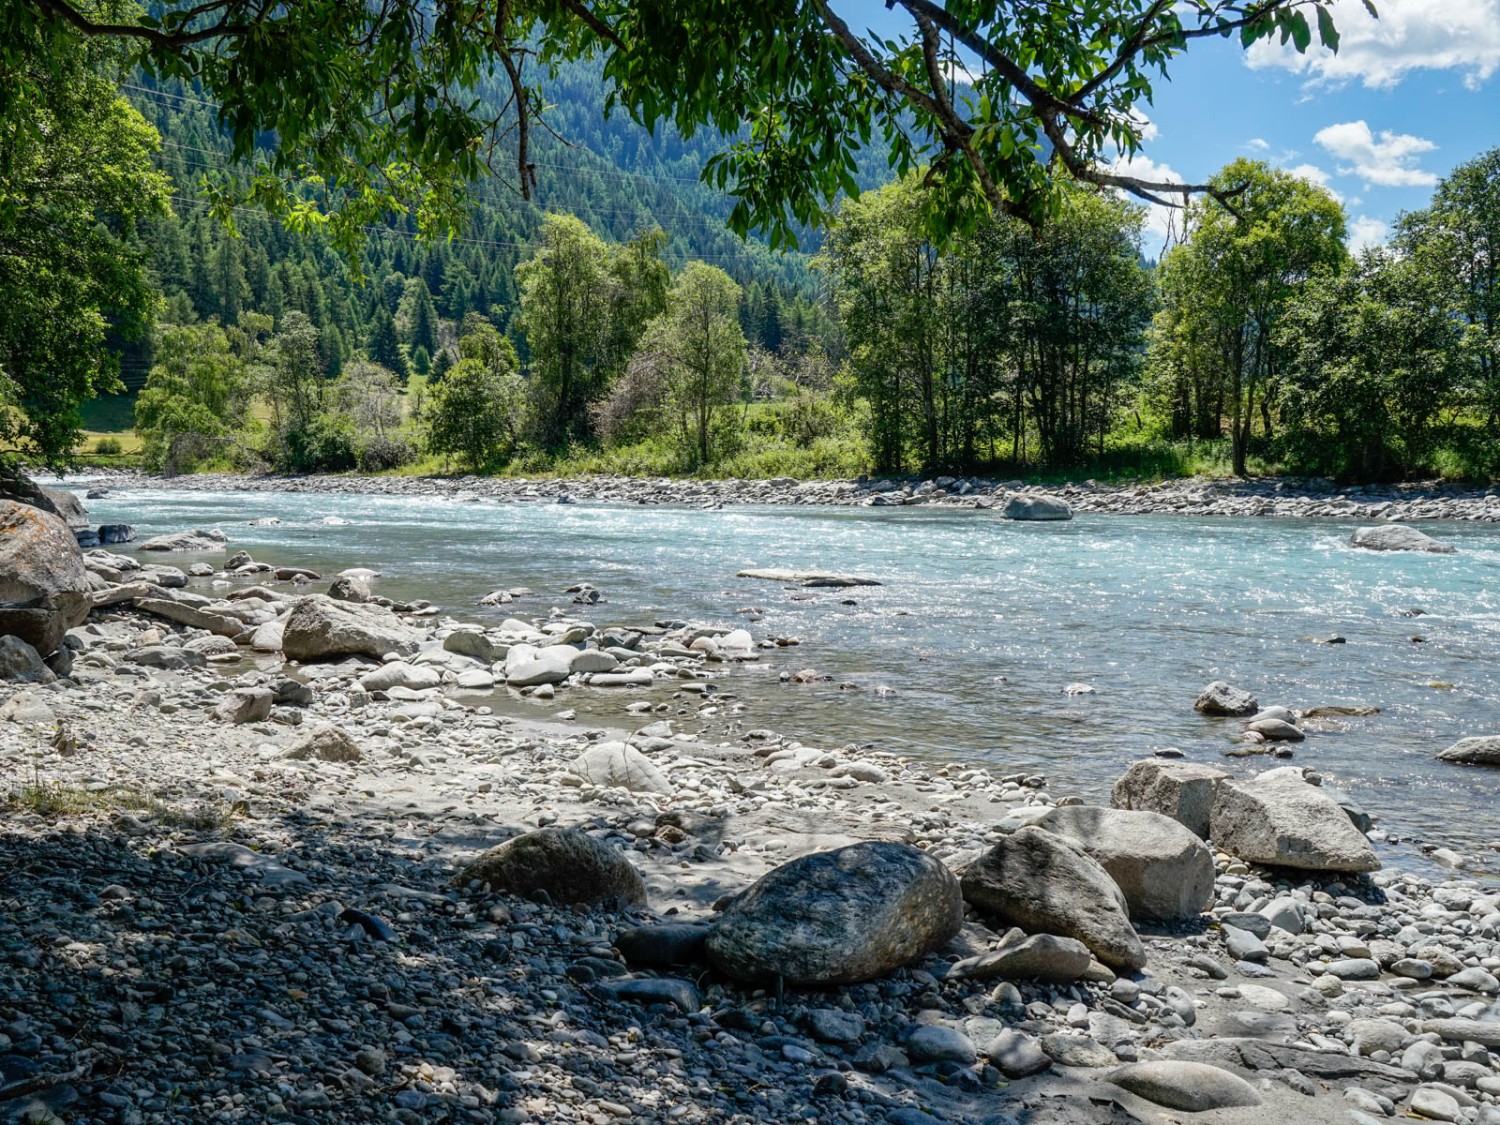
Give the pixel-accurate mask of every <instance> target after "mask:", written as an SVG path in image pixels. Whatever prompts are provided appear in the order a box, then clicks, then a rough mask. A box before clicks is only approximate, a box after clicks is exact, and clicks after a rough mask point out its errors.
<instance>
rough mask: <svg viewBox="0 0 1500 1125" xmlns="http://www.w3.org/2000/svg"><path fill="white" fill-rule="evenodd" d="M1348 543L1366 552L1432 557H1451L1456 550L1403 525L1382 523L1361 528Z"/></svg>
mask: <svg viewBox="0 0 1500 1125" xmlns="http://www.w3.org/2000/svg"><path fill="white" fill-rule="evenodd" d="M1349 542H1351V543H1353V544H1354V545H1355V546H1356V547H1363V548H1364V549H1365V550H1367V551H1427V552H1429V553H1430V554H1434V555H1453V554H1457V553H1458V552H1457V550H1456V549H1455V548H1453V547H1450V546H1448V544H1446V543H1440V542H1438V541H1437V540H1436V539H1434V538H1433V537H1432V536H1430V535H1427V534H1425V533H1423V532H1420V531H1418V530H1417V529H1416V528H1414V527H1408V526H1407V525H1406V524H1404V523H1383V524H1381V525H1380V526H1378V527H1362V528H1360V529H1359V530H1358V531H1356V532H1355V533H1354V535H1353V536H1352V537H1351V538H1350V540H1349Z"/></svg>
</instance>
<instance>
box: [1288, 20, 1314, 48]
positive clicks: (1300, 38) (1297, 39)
mask: <svg viewBox="0 0 1500 1125" xmlns="http://www.w3.org/2000/svg"><path fill="white" fill-rule="evenodd" d="M1291 27H1292V43H1293V44H1294V45H1295V46H1296V48H1297V53H1298V54H1302V53H1304V52H1305V51H1306V50H1307V49H1308V47H1310V46H1312V28H1310V27H1309V26H1308V25H1307V17H1306V16H1305V15H1303V14H1302V13H1301V12H1297V13H1295V14H1294V15H1293V16H1292V21H1291Z"/></svg>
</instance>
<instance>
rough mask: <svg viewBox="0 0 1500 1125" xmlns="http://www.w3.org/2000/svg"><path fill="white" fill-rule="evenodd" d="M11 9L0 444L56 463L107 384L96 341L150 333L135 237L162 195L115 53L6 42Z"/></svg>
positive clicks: (49, 33) (2, 75)
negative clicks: (121, 85)
mask: <svg viewBox="0 0 1500 1125" xmlns="http://www.w3.org/2000/svg"><path fill="white" fill-rule="evenodd" d="M15 9H16V6H15V5H8V6H7V8H6V14H5V15H0V44H3V47H0V88H3V90H4V93H3V96H0V442H3V443H4V445H5V446H7V447H9V448H10V449H11V450H14V451H17V452H19V453H21V454H22V455H24V456H25V457H27V458H28V459H31V460H35V461H38V462H41V463H42V464H45V465H48V466H57V465H61V464H63V463H64V462H65V461H66V460H67V459H68V457H69V455H70V454H71V452H72V451H73V449H74V448H75V446H76V445H77V444H78V442H79V440H80V439H81V437H82V427H81V425H80V418H79V413H78V411H79V407H80V406H81V405H82V404H83V403H84V402H86V401H87V400H88V399H89V398H91V397H93V396H94V395H96V394H99V393H101V392H106V391H111V390H114V389H116V387H117V386H118V383H117V379H116V371H117V368H118V362H117V360H116V359H115V353H114V351H113V350H112V349H110V348H108V347H107V346H106V340H107V337H108V336H109V334H110V333H111V332H113V333H114V334H115V335H116V336H117V337H118V338H121V339H130V338H133V337H139V336H141V335H142V334H143V333H144V332H145V331H146V330H147V329H148V328H149V326H150V323H151V319H152V315H153V313H154V312H155V306H156V300H157V298H156V294H155V292H154V290H153V289H152V287H151V285H150V283H149V280H148V277H147V274H146V270H145V268H144V266H145V258H146V254H145V252H144V250H143V248H142V247H141V245H140V243H139V242H138V241H137V240H136V239H135V238H134V237H133V236H134V233H135V229H136V226H137V224H139V223H141V222H142V221H143V220H145V219H147V218H149V217H150V216H153V215H161V214H165V213H166V209H167V197H168V194H169V193H170V190H171V188H170V185H169V182H168V180H167V178H166V177H165V176H164V175H162V174H160V173H159V172H157V171H156V170H154V169H153V168H152V166H151V154H152V152H154V151H155V148H156V135H155V133H154V131H153V130H152V129H151V127H150V126H149V125H147V124H146V123H145V121H143V120H142V119H141V116H140V114H138V113H136V111H135V110H133V109H132V108H131V107H130V105H129V103H128V102H126V101H125V100H124V98H122V97H120V96H119V93H118V92H117V90H116V87H115V81H114V78H115V77H116V76H117V75H118V73H119V67H120V64H121V59H120V57H119V52H118V50H117V49H115V48H113V47H111V46H108V45H101V44H98V43H93V42H88V41H80V40H78V39H77V38H76V37H72V36H67V35H64V34H62V33H61V32H59V31H57V30H56V29H38V32H37V34H36V35H35V36H34V37H31V38H28V39H26V40H15V39H12V38H11V34H10V30H9V29H8V28H7V24H8V23H11V22H13V21H14V18H15V17H14V14H13V13H14V12H15ZM23 19H24V16H23Z"/></svg>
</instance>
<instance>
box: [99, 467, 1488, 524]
mask: <svg viewBox="0 0 1500 1125" xmlns="http://www.w3.org/2000/svg"><path fill="white" fill-rule="evenodd" d="M83 479H87V480H89V481H95V480H98V481H99V482H100V483H103V484H106V485H109V486H112V487H120V488H128V487H151V488H172V489H181V490H184V491H211V492H220V491H249V492H303V493H344V494H348V493H356V494H369V495H383V496H428V495H430V496H444V497H472V498H475V499H480V498H483V499H488V500H496V501H501V502H532V503H537V502H557V501H560V500H562V501H564V502H565V501H566V500H589V501H606V502H613V503H635V504H690V505H697V506H715V505H724V504H836V505H847V506H855V505H871V506H910V505H928V506H936V507H955V508H992V507H996V506H1000V507H1004V505H1005V503H1006V501H1007V500H1008V499H1009V498H1010V497H1011V496H1014V495H1022V496H1035V495H1051V496H1058V497H1061V498H1063V499H1065V500H1066V501H1067V503H1068V504H1069V505H1070V506H1071V508H1072V509H1073V511H1074V512H1088V513H1110V514H1119V515H1150V514H1159V513H1160V514H1175V515H1192V516H1277V517H1304V518H1320V519H1346V520H1361V521H1381V520H1435V519H1444V520H1476V521H1481V522H1493V521H1497V520H1500V490H1497V489H1496V488H1495V487H1490V488H1484V489H1481V488H1475V487H1472V486H1463V485H1450V484H1443V483H1440V482H1425V483H1413V484H1400V485H1362V486H1356V487H1351V488H1337V489H1336V488H1334V487H1333V486H1332V484H1331V483H1330V482H1327V481H1306V480H1293V479H1267V480H1255V481H1234V480H1223V481H1219V480H1204V479H1198V478H1194V479H1189V480H1175V481H1165V482H1163V483H1161V484H1155V485H1100V484H1095V483H1093V482H1088V481H1086V482H1083V483H1080V484H1070V485H1065V486H1057V487H1040V486H1030V485H1023V484H1022V483H1021V482H1018V481H1011V482H1000V481H993V480H981V479H979V478H973V477H971V478H964V479H955V478H952V477H937V478H935V479H932V480H926V481H912V480H901V479H874V480H863V479H862V480H853V481H849V480H845V481H797V480H794V479H792V478H790V477H783V478H777V479H774V480H755V481H739V480H723V481H696V480H679V479H667V478H660V479H645V478H634V477H609V476H598V477H584V478H579V479H576V480H560V479H559V480H535V481H533V480H519V479H509V478H497V477H451V478H450V477H361V476H303V477H283V476H238V475H223V474H220V475H212V474H205V475H200V476H189V477H172V478H163V477H155V476H143V475H138V474H126V473H100V474H90V475H88V476H87V477H86V478H83Z"/></svg>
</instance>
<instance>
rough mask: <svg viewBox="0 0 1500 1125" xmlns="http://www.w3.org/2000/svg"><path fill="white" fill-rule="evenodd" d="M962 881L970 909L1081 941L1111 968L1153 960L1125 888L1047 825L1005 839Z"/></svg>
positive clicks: (1031, 929) (1137, 966)
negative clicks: (1138, 931)
mask: <svg viewBox="0 0 1500 1125" xmlns="http://www.w3.org/2000/svg"><path fill="white" fill-rule="evenodd" d="M960 882H961V884H962V887H963V896H964V899H965V901H967V902H968V903H969V904H970V905H971V906H974V907H975V908H977V909H978V910H980V911H982V912H983V913H985V914H988V915H990V916H992V917H994V918H998V919H1000V920H1001V921H1004V922H1006V923H1008V924H1010V925H1013V926H1019V927H1021V929H1023V930H1025V931H1027V932H1028V933H1034V934H1057V935H1059V936H1061V937H1070V938H1076V939H1078V940H1079V941H1081V942H1083V944H1084V945H1086V946H1088V947H1089V949H1090V950H1091V951H1092V952H1093V954H1094V956H1095V957H1097V958H1099V960H1100V961H1103V962H1104V963H1105V964H1106V965H1109V966H1110V967H1111V968H1117V969H1140V968H1143V967H1144V966H1145V964H1146V948H1145V946H1143V945H1142V944H1141V939H1140V938H1139V937H1138V936H1137V935H1136V932H1135V928H1134V927H1133V926H1131V924H1130V915H1129V907H1128V905H1127V903H1126V901H1125V896H1124V894H1123V893H1122V892H1121V890H1120V888H1119V887H1118V886H1116V885H1115V882H1114V880H1113V879H1111V878H1110V877H1109V874H1108V873H1107V872H1106V871H1105V870H1104V868H1102V867H1100V866H1099V864H1097V863H1096V862H1094V860H1092V859H1090V858H1089V857H1088V855H1087V854H1086V853H1085V852H1084V851H1083V849H1082V848H1080V847H1078V845H1076V844H1074V843H1073V842H1072V841H1071V840H1066V839H1064V838H1063V837H1061V836H1058V835H1056V834H1054V833H1052V832H1048V831H1047V830H1046V829H1044V828H1037V827H1035V826H1034V825H1028V826H1027V827H1025V828H1022V829H1019V830H1018V831H1016V832H1014V833H1012V834H1011V835H1009V836H1007V837H1005V838H1004V839H1002V840H1001V841H1000V842H999V843H997V844H996V845H995V846H994V847H992V848H991V849H990V850H989V851H987V852H985V853H984V855H982V856H980V857H979V858H978V859H977V860H975V861H974V862H973V863H971V864H970V865H969V866H968V867H967V868H965V869H964V872H963V877H962V879H961V880H960Z"/></svg>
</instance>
